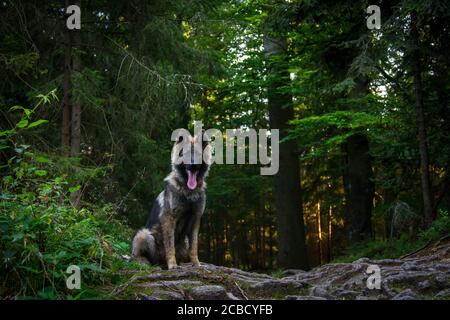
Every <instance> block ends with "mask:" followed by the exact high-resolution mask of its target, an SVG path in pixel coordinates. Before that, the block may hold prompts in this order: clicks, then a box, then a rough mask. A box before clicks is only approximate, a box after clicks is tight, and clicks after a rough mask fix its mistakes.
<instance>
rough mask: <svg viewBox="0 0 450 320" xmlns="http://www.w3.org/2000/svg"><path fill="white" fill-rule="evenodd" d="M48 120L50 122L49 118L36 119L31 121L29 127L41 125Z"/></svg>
mask: <svg viewBox="0 0 450 320" xmlns="http://www.w3.org/2000/svg"><path fill="white" fill-rule="evenodd" d="M46 122H48V120H37V121H34V122H32V123H30V125H29V126H28V129H30V128H34V127H37V126H40V125H41V124H43V123H46Z"/></svg>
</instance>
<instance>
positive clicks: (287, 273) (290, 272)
mask: <svg viewBox="0 0 450 320" xmlns="http://www.w3.org/2000/svg"><path fill="white" fill-rule="evenodd" d="M305 272H306V271H305V270H301V269H286V270H284V271H283V272H282V273H281V275H282V276H283V277H289V276H296V275H298V274H302V273H305Z"/></svg>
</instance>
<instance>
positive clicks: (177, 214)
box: [132, 132, 211, 269]
mask: <svg viewBox="0 0 450 320" xmlns="http://www.w3.org/2000/svg"><path fill="white" fill-rule="evenodd" d="M202 136H203V132H202ZM184 140H188V141H184ZM186 146H188V147H187V148H186ZM185 150H190V155H189V154H187V155H186V156H185V155H184V154H183V151H184V152H185V153H187V152H186V151H185ZM183 156H185V157H184V159H188V161H186V160H184V161H183V162H182V163H180V162H179V161H178V162H177V157H183ZM195 157H199V158H197V159H201V163H199V164H195V162H197V163H198V162H199V161H194V159H195ZM178 159H179V158H178ZM171 160H172V172H171V173H170V174H169V175H168V176H167V177H166V178H165V179H164V191H162V192H161V193H160V194H159V195H158V197H157V198H156V200H155V202H154V204H153V208H152V209H151V211H150V214H149V216H148V220H147V223H146V225H145V227H144V228H143V229H141V230H139V231H138V232H137V233H136V235H135V236H134V238H133V249H132V256H133V258H134V259H136V260H139V261H143V262H147V263H151V264H158V265H164V264H167V268H168V269H173V268H176V267H177V261H184V262H187V261H190V262H192V264H193V265H194V266H200V262H199V260H198V231H199V227H200V218H201V216H202V215H203V211H204V210H205V204H206V195H205V188H206V182H205V178H206V176H207V175H208V170H209V166H210V162H211V145H210V144H209V143H208V141H205V140H203V139H202V143H201V144H200V143H197V137H192V136H190V135H188V137H187V136H184V138H183V137H181V136H180V138H179V139H178V141H177V142H176V143H175V144H174V146H173V148H172V153H171Z"/></svg>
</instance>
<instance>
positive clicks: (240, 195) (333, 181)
mask: <svg viewBox="0 0 450 320" xmlns="http://www.w3.org/2000/svg"><path fill="white" fill-rule="evenodd" d="M71 5H75V6H77V7H79V8H80V12H79V13H80V14H81V15H80V16H79V22H80V24H79V26H78V27H75V28H69V26H70V22H71V19H73V17H74V16H73V14H75V15H76V11H74V12H75V13H73V12H70V11H67V10H66V9H67V8H68V7H69V6H71ZM373 5H375V6H377V8H379V11H377V10H375V9H374V10H373V11H371V10H368V7H369V6H373ZM377 14H378V16H377ZM75 20H76V19H75ZM376 23H379V24H378V25H376ZM449 35H450V5H449V2H448V1H446V0H421V1H416V0H377V1H375V0H374V1H365V0H364V1H362V0H355V1H342V0H333V1H331V0H289V1H286V0H228V1H225V0H195V1H191V0H189V1H188V0H145V1H143V0H130V1H105V0H90V1H87V0H74V1H72V2H71V1H68V0H65V1H54V0H49V1H36V0H17V1H15V0H5V1H1V2H0V74H1V81H0V298H2V299H15V298H39V299H84V298H93V297H109V296H108V294H109V293H110V292H111V291H113V289H114V288H115V287H117V286H119V285H120V284H122V283H124V282H126V281H127V280H128V279H129V273H127V270H128V271H130V272H131V271H133V270H134V271H135V270H139V271H140V272H143V271H146V270H147V271H148V270H153V268H155V266H152V265H145V264H142V263H139V262H137V261H129V259H128V257H129V256H130V254H131V244H132V237H133V235H134V233H135V232H136V230H138V229H139V228H141V227H143V226H144V225H145V222H146V220H147V216H148V213H149V210H150V209H151V207H152V204H153V202H154V200H155V199H156V197H157V196H158V194H159V193H160V192H161V191H162V190H163V188H164V178H165V177H166V176H167V175H168V174H169V173H170V172H171V170H172V169H171V149H172V146H173V141H172V140H171V134H172V132H173V130H175V129H177V128H186V129H188V130H190V131H192V130H193V126H194V121H201V122H202V123H203V125H204V127H205V128H215V129H218V130H220V131H221V132H222V133H223V134H225V132H226V130H227V129H241V130H243V131H245V130H249V129H254V130H256V131H258V130H261V129H267V130H269V131H270V130H271V129H279V132H280V143H279V170H278V172H277V173H276V174H275V175H261V173H260V168H261V165H260V164H249V163H248V162H249V161H247V163H245V164H217V163H216V164H213V165H212V166H211V169H210V171H209V175H208V177H207V178H206V181H207V183H208V186H207V189H206V197H207V200H206V209H205V212H204V214H203V216H202V219H201V225H200V232H199V240H198V243H199V259H200V262H202V263H203V262H204V263H208V264H212V265H217V266H223V267H232V268H237V269H241V270H245V271H251V272H258V273H263V274H268V275H271V276H273V277H279V276H280V275H281V274H282V273H283V272H284V271H285V270H290V269H301V270H311V269H313V268H315V267H319V266H324V265H326V264H328V263H338V262H339V263H341V262H342V263H350V262H352V261H355V260H357V259H360V258H363V257H367V258H370V259H388V258H392V259H394V258H395V259H396V258H399V257H401V256H403V255H407V254H409V253H412V252H415V251H417V250H420V249H421V248H423V247H424V246H427V245H429V244H430V243H433V242H436V241H443V240H446V239H447V240H448V237H449V235H450V216H449V210H450V192H449V191H450V95H449V93H450V50H449V49H450V48H449V46H450V37H449ZM225 139H226V137H225ZM272 151H273V150H272ZM247 160H248V158H247ZM448 261H449V260H448V259H447V263H448ZM71 265H76V266H78V267H79V268H80V269H81V277H82V286H81V289H79V290H69V289H68V288H67V287H66V278H67V275H68V273H67V270H68V268H69V267H70V266H71ZM449 279H450V278H449ZM244 290H245V288H244ZM449 296H450V294H449Z"/></svg>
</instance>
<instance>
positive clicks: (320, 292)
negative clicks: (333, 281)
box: [309, 286, 333, 299]
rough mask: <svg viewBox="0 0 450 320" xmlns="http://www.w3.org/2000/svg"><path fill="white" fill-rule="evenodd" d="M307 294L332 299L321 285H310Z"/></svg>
mask: <svg viewBox="0 0 450 320" xmlns="http://www.w3.org/2000/svg"><path fill="white" fill-rule="evenodd" d="M309 295H310V296H315V297H320V298H325V299H333V296H332V295H331V294H330V293H329V292H328V291H327V290H326V289H325V287H323V286H315V287H312V288H311V289H309Z"/></svg>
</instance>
